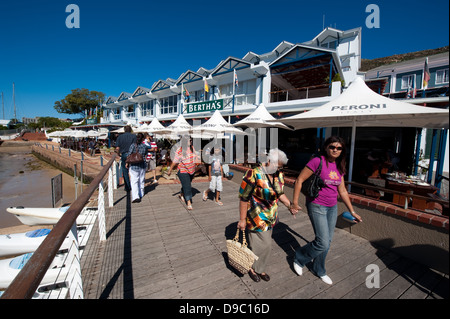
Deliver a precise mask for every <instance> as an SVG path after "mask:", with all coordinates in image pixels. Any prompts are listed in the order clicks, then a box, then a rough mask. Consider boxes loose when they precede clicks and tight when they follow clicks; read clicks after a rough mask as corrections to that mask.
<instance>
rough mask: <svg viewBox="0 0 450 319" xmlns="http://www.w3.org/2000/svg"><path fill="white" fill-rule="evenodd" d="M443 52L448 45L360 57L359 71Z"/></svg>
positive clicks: (447, 48)
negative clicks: (381, 56)
mask: <svg viewBox="0 0 450 319" xmlns="http://www.w3.org/2000/svg"><path fill="white" fill-rule="evenodd" d="M444 52H449V46H446V47H442V48H438V49H430V50H423V51H417V52H410V53H404V54H395V55H391V56H387V57H384V58H376V59H373V60H368V59H362V60H361V69H360V71H363V72H365V71H368V70H371V69H374V68H376V67H379V66H381V65H387V64H391V63H398V62H403V61H408V60H412V59H417V58H422V57H427V56H430V55H434V54H439V53H444Z"/></svg>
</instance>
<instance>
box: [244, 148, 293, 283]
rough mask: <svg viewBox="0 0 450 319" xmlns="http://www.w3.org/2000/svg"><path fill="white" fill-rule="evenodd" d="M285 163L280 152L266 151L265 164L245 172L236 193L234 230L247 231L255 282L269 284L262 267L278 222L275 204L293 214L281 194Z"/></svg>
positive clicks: (284, 155)
mask: <svg viewBox="0 0 450 319" xmlns="http://www.w3.org/2000/svg"><path fill="white" fill-rule="evenodd" d="M287 161H288V159H287V157H286V154H285V153H284V152H283V151H280V150H279V149H273V150H270V152H269V155H268V161H267V163H264V164H262V165H260V166H258V167H256V168H254V169H252V170H248V171H247V173H246V174H245V175H244V177H243V179H242V183H241V187H240V189H239V198H240V204H239V213H240V219H239V222H238V225H237V227H238V228H239V229H241V230H243V231H245V229H247V237H248V241H249V245H250V247H251V249H252V251H253V252H254V253H255V254H256V256H258V260H257V261H255V263H254V264H253V267H252V269H250V271H249V275H250V278H252V279H253V280H254V281H256V282H258V281H260V279H262V280H265V281H269V280H270V277H269V275H268V274H267V273H266V266H267V263H268V259H269V255H270V250H271V246H272V229H273V227H274V226H275V224H276V223H277V222H278V201H281V202H282V203H283V204H284V205H286V207H288V208H289V210H290V211H291V213H293V212H294V211H293V210H291V201H290V200H289V199H288V198H287V196H286V195H285V194H284V175H283V173H282V172H280V171H279V168H281V167H282V166H283V165H285V164H286V163H287ZM295 212H296V211H295Z"/></svg>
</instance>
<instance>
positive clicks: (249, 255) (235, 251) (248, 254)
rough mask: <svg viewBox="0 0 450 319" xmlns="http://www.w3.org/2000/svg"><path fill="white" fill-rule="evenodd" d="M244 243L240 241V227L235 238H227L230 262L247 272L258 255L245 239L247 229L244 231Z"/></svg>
mask: <svg viewBox="0 0 450 319" xmlns="http://www.w3.org/2000/svg"><path fill="white" fill-rule="evenodd" d="M242 233H243V236H242V244H241V243H240V242H239V228H238V230H237V232H236V236H234V238H233V239H228V240H227V252H228V262H229V263H230V265H231V266H232V267H233V268H235V269H236V270H237V271H239V272H240V273H241V274H244V275H245V274H246V273H248V271H249V270H250V268H251V267H252V266H253V263H254V262H255V260H258V256H256V255H255V254H254V253H253V252H252V251H251V250H250V249H249V248H248V247H247V240H246V239H245V231H242Z"/></svg>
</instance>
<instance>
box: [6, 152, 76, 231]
mask: <svg viewBox="0 0 450 319" xmlns="http://www.w3.org/2000/svg"><path fill="white" fill-rule="evenodd" d="M60 173H61V171H59V170H57V169H55V168H53V167H52V166H51V165H49V164H47V163H45V162H42V161H40V160H38V159H37V158H36V157H34V156H33V155H32V154H31V147H21V146H19V147H3V146H2V147H0V228H5V227H11V226H19V225H22V223H21V222H20V221H19V220H18V219H17V218H16V217H15V216H13V215H11V214H10V213H8V212H7V211H6V208H8V207H10V206H25V207H27V206H28V207H52V189H51V178H52V177H55V176H57V175H59V174H60ZM62 174H63V199H62V201H60V202H59V203H57V206H61V205H62V204H66V203H71V202H73V201H74V200H75V183H74V178H73V176H70V175H68V174H66V173H62Z"/></svg>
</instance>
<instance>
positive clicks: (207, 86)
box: [205, 79, 209, 92]
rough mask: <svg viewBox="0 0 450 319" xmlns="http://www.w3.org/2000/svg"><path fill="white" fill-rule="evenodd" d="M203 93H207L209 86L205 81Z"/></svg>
mask: <svg viewBox="0 0 450 319" xmlns="http://www.w3.org/2000/svg"><path fill="white" fill-rule="evenodd" d="M205 92H209V85H208V82H206V79H205Z"/></svg>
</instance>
